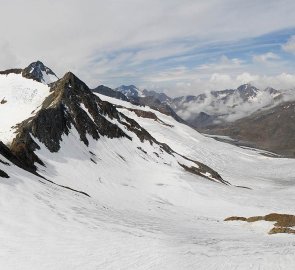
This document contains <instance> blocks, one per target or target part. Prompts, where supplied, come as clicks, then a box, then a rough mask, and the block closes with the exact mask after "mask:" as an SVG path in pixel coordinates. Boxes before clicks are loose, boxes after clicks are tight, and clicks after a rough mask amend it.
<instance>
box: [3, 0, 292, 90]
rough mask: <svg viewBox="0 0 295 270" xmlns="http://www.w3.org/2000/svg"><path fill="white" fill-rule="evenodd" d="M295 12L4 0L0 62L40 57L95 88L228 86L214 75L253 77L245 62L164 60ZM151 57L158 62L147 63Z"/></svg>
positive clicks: (247, 4)
mask: <svg viewBox="0 0 295 270" xmlns="http://www.w3.org/2000/svg"><path fill="white" fill-rule="evenodd" d="M282 2H283V3H282ZM294 8H295V2H294V1H293V0H282V1H275V0H261V1H243V0H236V1H232V0H223V1H220V0H210V1H194V0H183V1H179V0H169V1H168V0H166V1H164V0H163V1H158V0H150V1H146V0H125V1H116V0H109V1H103V0H85V1H83V2H82V1H81V0H60V1H49V0H44V1H37V0H27V1H23V0H14V1H2V2H1V9H0V24H1V25H3V26H4V25H6V27H2V28H1V29H0V36H1V38H2V39H3V40H7V41H8V44H11V46H8V47H7V46H6V51H5V50H2V55H1V57H0V63H1V64H0V65H1V69H4V68H10V67H14V66H20V67H24V66H26V65H28V64H29V63H30V62H32V61H34V60H36V59H39V60H41V61H44V62H45V64H47V65H48V66H49V67H51V68H52V69H53V70H54V71H56V73H57V74H58V75H59V76H62V75H63V74H64V73H65V72H66V71H68V70H71V71H73V72H75V73H76V74H77V75H78V76H80V77H81V79H82V80H85V81H86V83H88V84H90V85H91V86H95V85H97V83H98V82H108V83H110V84H112V83H117V82H118V81H119V80H121V81H122V83H124V81H123V80H124V78H127V77H128V78H133V79H134V81H139V82H142V83H146V84H147V83H150V84H151V85H152V84H154V83H155V82H156V83H157V84H160V83H162V84H161V86H159V87H166V85H167V87H169V88H170V87H172V86H173V87H174V88H175V87H176V84H179V83H182V82H183V83H184V85H186V87H187V89H188V88H189V87H191V89H193V85H199V86H200V87H202V88H203V87H207V86H208V87H210V85H211V87H218V83H220V87H218V88H221V87H223V86H224V85H225V81H224V80H223V81H222V80H221V78H220V79H216V78H215V79H214V81H210V78H211V76H212V74H219V76H221V74H226V75H228V76H230V77H231V78H235V76H237V75H238V74H242V73H243V72H246V71H248V72H252V73H255V72H254V71H253V70H252V69H245V67H246V65H247V64H246V63H244V62H243V61H242V60H241V59H239V58H234V57H233V58H228V57H227V56H221V58H220V59H218V60H217V61H216V63H213V62H212V59H207V60H203V63H202V64H198V66H197V67H196V65H191V66H190V67H189V68H188V67H186V66H185V64H183V63H181V64H180V67H174V68H171V69H170V70H169V69H168V70H167V65H162V63H161V61H160V59H162V58H164V57H174V56H181V55H182V54H183V57H187V59H188V61H190V60H189V59H190V55H189V52H190V50H192V49H194V48H197V47H198V46H199V47H201V46H202V45H204V44H220V42H229V43H230V42H236V41H238V40H241V39H245V38H252V37H256V36H259V35H263V34H266V33H269V32H273V31H276V30H281V29H285V28H290V27H294V25H295V23H294V20H293V18H294V14H293V11H294ZM282 14H283V15H282ZM269 18H272V19H271V20H269ZM7 22H9V24H7ZM20 25H22V26H23V27H20ZM188 41H189V42H188ZM188 44H189V45H188ZM1 46H2V45H1V44H0V47H1ZM286 46H287V45H286ZM288 46H289V45H288ZM286 48H287V47H286ZM3 51H4V53H3ZM204 54H206V53H204ZM109 56H111V57H109ZM215 57H217V56H215ZM149 60H153V61H155V62H156V61H159V62H156V63H154V64H153V66H146V65H145V63H146V62H147V61H149ZM139 65H142V66H140V67H139ZM172 67H173V65H172ZM283 71H285V72H287V70H281V71H280V73H282V72H283ZM149 78H150V79H152V80H151V81H150V82H148V81H147V79H149ZM223 79H224V78H223ZM206 80H207V81H206ZM198 81H200V82H199V84H198ZM205 81H206V83H205ZM227 81H228V82H231V83H230V85H232V84H233V83H232V80H228V78H227ZM188 84H191V86H188ZM230 85H229V86H228V87H230Z"/></svg>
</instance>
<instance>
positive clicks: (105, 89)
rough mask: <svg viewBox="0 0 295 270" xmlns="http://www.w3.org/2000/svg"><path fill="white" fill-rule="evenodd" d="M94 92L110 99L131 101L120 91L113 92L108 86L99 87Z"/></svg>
mask: <svg viewBox="0 0 295 270" xmlns="http://www.w3.org/2000/svg"><path fill="white" fill-rule="evenodd" d="M92 92H94V93H98V94H102V95H105V96H108V97H113V98H117V99H121V100H125V101H128V100H129V99H128V98H127V97H126V96H125V95H124V94H123V93H121V92H120V91H116V90H113V89H111V88H109V87H107V86H104V85H99V86H98V87H96V88H94V89H92Z"/></svg>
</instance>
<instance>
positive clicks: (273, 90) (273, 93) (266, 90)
mask: <svg viewBox="0 0 295 270" xmlns="http://www.w3.org/2000/svg"><path fill="white" fill-rule="evenodd" d="M264 92H267V93H269V94H271V95H279V94H281V92H280V91H279V90H277V89H274V88H272V87H267V88H265V89H264Z"/></svg>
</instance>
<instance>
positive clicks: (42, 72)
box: [22, 61, 58, 84]
mask: <svg viewBox="0 0 295 270" xmlns="http://www.w3.org/2000/svg"><path fill="white" fill-rule="evenodd" d="M22 75H23V77H25V78H28V79H33V80H35V81H38V82H42V83H45V84H50V83H52V82H55V81H56V80H58V77H57V76H56V74H55V73H54V72H53V71H52V70H51V69H50V68H48V67H46V66H45V65H44V64H43V63H42V62H41V61H36V62H33V63H31V64H30V65H29V66H28V67H26V68H25V69H23V71H22Z"/></svg>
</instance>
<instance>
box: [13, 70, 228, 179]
mask: <svg viewBox="0 0 295 270" xmlns="http://www.w3.org/2000/svg"><path fill="white" fill-rule="evenodd" d="M27 80H30V79H27ZM74 133H77V135H78V138H79V140H80V141H81V142H82V143H84V144H85V145H86V146H89V140H91V141H94V142H95V141H99V140H100V138H101V137H107V138H109V139H114V138H117V139H119V138H125V140H129V141H130V140H131V141H133V140H134V139H135V138H137V140H139V143H138V144H139V145H138V146H136V147H137V148H135V149H140V151H142V152H143V153H145V154H146V155H148V152H147V151H146V150H144V147H143V146H141V144H142V143H144V144H146V143H148V144H149V145H151V147H152V148H153V149H154V153H155V154H154V155H155V156H156V157H153V159H159V161H161V160H162V161H161V162H163V160H165V157H168V156H169V159H172V160H173V163H174V164H175V165H174V166H179V168H181V169H184V170H187V171H188V172H191V173H194V174H197V175H200V176H202V177H205V178H208V179H210V180H215V181H219V182H222V183H227V182H226V181H224V180H223V179H222V178H221V176H220V175H219V174H218V173H217V172H215V171H214V170H212V169H210V168H209V167H208V166H206V165H204V164H202V163H200V162H197V161H193V160H190V159H189V158H187V157H184V156H182V155H181V154H178V153H176V152H175V151H173V150H172V149H171V148H170V147H169V146H168V145H165V144H162V143H160V142H158V141H157V140H155V139H154V138H153V137H152V136H151V135H150V134H149V133H148V132H147V131H146V130H145V129H143V128H142V127H141V126H140V125H139V124H138V123H136V122H135V121H134V120H132V119H130V118H128V117H126V116H125V115H124V114H122V113H120V112H118V111H117V109H116V107H115V106H113V105H112V104H110V103H108V102H105V101H102V100H101V99H100V98H99V97H97V96H96V95H95V94H93V93H92V91H91V90H90V89H89V88H88V86H87V85H86V84H85V83H83V82H82V81H81V80H79V79H78V78H77V77H76V76H75V75H74V74H73V73H71V72H68V73H66V74H65V75H64V77H63V78H61V79H59V80H57V81H56V82H54V83H51V84H50V94H49V95H48V96H47V97H46V98H45V100H44V101H43V103H42V105H41V106H40V108H39V109H38V110H37V111H36V112H35V113H34V114H33V115H32V116H31V117H29V118H28V119H25V120H24V121H22V122H21V123H19V124H17V129H16V137H15V138H14V139H13V141H12V143H11V146H10V150H11V153H12V154H13V155H14V156H16V157H17V159H18V160H20V161H21V162H22V164H23V168H29V171H35V172H36V173H38V168H39V170H40V168H41V170H43V169H42V167H39V166H43V167H44V166H45V167H46V160H44V159H42V158H40V157H39V156H38V151H39V150H41V148H42V147H44V146H45V147H46V148H47V149H48V150H49V151H50V152H52V153H54V152H59V151H60V150H61V144H62V142H63V140H65V139H66V138H67V137H68V136H69V135H70V134H74ZM89 136H90V137H89ZM66 140H67V139H66ZM77 143H78V142H77ZM134 146H135V145H134ZM136 151H138V150H136ZM163 155H164V156H165V157H164V156H163ZM45 170H46V169H45ZM44 177H45V176H44Z"/></svg>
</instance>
